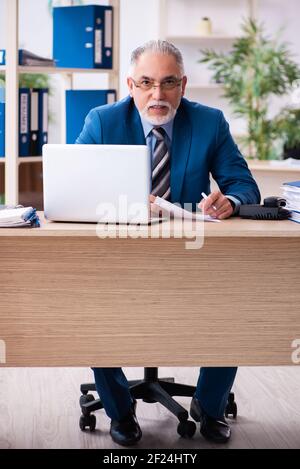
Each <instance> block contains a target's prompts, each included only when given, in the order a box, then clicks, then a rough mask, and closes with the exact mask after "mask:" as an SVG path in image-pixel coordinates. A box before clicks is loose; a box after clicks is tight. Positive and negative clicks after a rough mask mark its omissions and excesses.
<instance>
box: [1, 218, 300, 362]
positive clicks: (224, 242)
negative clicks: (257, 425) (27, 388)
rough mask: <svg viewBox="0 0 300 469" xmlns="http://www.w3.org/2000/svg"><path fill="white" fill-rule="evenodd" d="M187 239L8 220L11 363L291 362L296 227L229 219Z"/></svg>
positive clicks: (298, 255)
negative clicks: (196, 239)
mask: <svg viewBox="0 0 300 469" xmlns="http://www.w3.org/2000/svg"><path fill="white" fill-rule="evenodd" d="M173 228H174V230H175V232H176V223H175V225H174V227H173ZM145 230H148V228H145ZM185 241H186V240H185V239H177V238H175V237H171V238H170V239H153V238H148V239H147V238H137V239H132V238H129V239H119V238H117V239H111V238H106V239H99V238H98V237H97V236H96V235H95V225H87V224H70V223H69V224H63V223H47V222H44V223H43V226H42V227H41V228H40V229H1V230H0V256H1V264H0V285H1V287H0V288H1V306H0V308H1V310H0V339H2V340H5V342H6V359H7V362H6V365H7V366H72V365H74V366H92V365H93V366H96V365H98V366H120V365H122V366H200V365H223V366H225V365H226V366H228V365H292V361H291V353H292V351H293V349H292V348H291V343H292V341H293V340H294V339H296V338H298V339H299V338H300V308H299V305H300V225H298V224H296V223H292V222H289V221H282V222H281V221H280V222H272V221H263V222H256V221H247V220H240V219H231V220H226V221H223V222H221V223H206V224H205V242H204V246H203V247H202V249H199V250H186V249H185Z"/></svg>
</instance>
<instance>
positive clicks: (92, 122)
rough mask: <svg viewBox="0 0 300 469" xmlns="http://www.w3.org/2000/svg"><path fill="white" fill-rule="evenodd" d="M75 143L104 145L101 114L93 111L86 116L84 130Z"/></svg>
mask: <svg viewBox="0 0 300 469" xmlns="http://www.w3.org/2000/svg"><path fill="white" fill-rule="evenodd" d="M75 143H86V144H100V143H102V126H101V119H100V114H99V112H98V111H97V110H96V109H92V110H91V111H90V112H89V113H88V115H87V116H86V118H85V122H84V126H83V129H82V131H81V133H80V135H79V137H78V138H77V139H76V142H75Z"/></svg>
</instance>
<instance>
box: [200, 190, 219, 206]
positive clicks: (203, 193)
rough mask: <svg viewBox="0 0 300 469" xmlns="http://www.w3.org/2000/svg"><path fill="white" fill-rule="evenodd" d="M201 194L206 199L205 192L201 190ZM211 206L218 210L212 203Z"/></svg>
mask: <svg viewBox="0 0 300 469" xmlns="http://www.w3.org/2000/svg"><path fill="white" fill-rule="evenodd" d="M201 195H202V197H203V199H208V197H207V195H206V194H205V192H201ZM212 208H213V209H214V210H218V209H217V207H215V206H214V205H212Z"/></svg>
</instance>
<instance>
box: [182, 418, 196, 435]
mask: <svg viewBox="0 0 300 469" xmlns="http://www.w3.org/2000/svg"><path fill="white" fill-rule="evenodd" d="M196 428H197V427H196V424H195V422H192V421H191V420H183V421H182V422H179V424H178V427H177V433H178V434H179V435H180V436H182V437H183V438H192V437H193V436H194V434H195V431H196Z"/></svg>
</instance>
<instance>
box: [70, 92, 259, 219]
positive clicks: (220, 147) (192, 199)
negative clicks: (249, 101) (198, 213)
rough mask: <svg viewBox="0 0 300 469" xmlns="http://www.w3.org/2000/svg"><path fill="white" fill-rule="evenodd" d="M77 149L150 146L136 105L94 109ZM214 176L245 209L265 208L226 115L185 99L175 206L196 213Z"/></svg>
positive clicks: (178, 122)
mask: <svg viewBox="0 0 300 469" xmlns="http://www.w3.org/2000/svg"><path fill="white" fill-rule="evenodd" d="M76 143H86V144H119V145H145V144H146V141H145V136H144V132H143V128H142V123H141V119H140V116H139V113H138V110H137V108H136V106H135V105H134V101H133V99H132V98H130V97H127V98H125V99H123V100H121V101H119V102H117V103H114V104H108V105H105V106H100V107H97V108H95V109H92V110H91V111H90V112H89V114H88V115H87V117H86V120H85V124H84V127H83V130H82V132H81V134H80V136H79V137H78V138H77V140H76ZM209 173H211V174H212V176H213V178H214V179H215V180H216V181H217V183H218V185H219V187H220V190H221V192H222V193H223V194H225V195H233V196H234V197H236V198H238V199H239V200H240V201H241V203H242V204H254V203H259V201H260V193H259V190H258V187H257V185H256V182H255V181H254V179H253V177H252V175H251V173H250V171H249V169H248V166H247V163H246V161H245V159H244V158H243V156H242V155H241V153H240V152H239V149H238V147H237V145H236V144H235V143H234V141H233V139H232V136H231V134H230V131H229V126H228V123H227V122H226V120H225V118H224V116H223V113H222V112H221V111H219V110H218V109H214V108H210V107H207V106H203V105H201V104H198V103H193V102H190V101H188V100H186V99H185V98H182V100H181V103H180V106H179V108H178V110H177V113H176V116H175V120H174V127H173V139H172V146H171V201H172V202H177V203H180V204H181V205H183V204H187V203H188V204H192V208H193V210H195V208H196V206H197V204H198V203H199V201H200V200H201V199H202V196H201V192H206V193H207V194H209V193H210V182H209Z"/></svg>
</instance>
